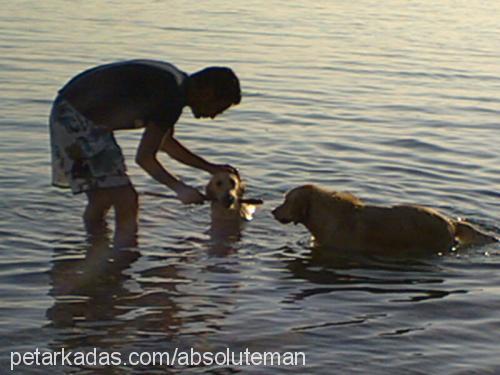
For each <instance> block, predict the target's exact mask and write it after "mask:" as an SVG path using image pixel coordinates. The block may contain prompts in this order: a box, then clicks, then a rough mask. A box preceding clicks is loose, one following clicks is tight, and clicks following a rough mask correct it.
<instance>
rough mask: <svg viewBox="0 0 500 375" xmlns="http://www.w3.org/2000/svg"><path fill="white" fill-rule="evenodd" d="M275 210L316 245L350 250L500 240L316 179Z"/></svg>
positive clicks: (437, 248)
mask: <svg viewBox="0 0 500 375" xmlns="http://www.w3.org/2000/svg"><path fill="white" fill-rule="evenodd" d="M272 214H273V216H274V217H275V218H276V220H278V221H279V222H281V223H283V224H286V223H290V222H293V223H295V224H297V223H301V224H303V225H304V226H305V227H306V228H307V229H308V230H309V231H310V232H311V234H312V236H313V237H314V241H315V244H317V245H322V246H329V247H333V248H339V249H346V250H356V251H363V250H369V251H373V252H382V253H384V252H388V251H403V252H404V251H429V252H430V251H432V252H444V251H447V250H450V249H452V248H453V247H454V246H456V245H473V244H486V243H489V242H495V241H498V239H497V238H495V237H493V236H491V235H489V234H486V233H484V232H482V231H481V230H479V229H477V228H475V227H474V226H473V225H472V224H470V223H467V222H465V221H460V220H454V219H451V218H449V217H447V216H445V215H443V214H441V213H439V212H438V211H436V210H434V209H431V208H427V207H422V206H417V205H397V206H392V207H383V206H370V205H365V204H364V203H363V202H362V201H361V200H360V199H358V198H357V197H355V196H354V195H352V194H350V193H343V192H335V191H329V190H326V189H322V188H320V187H317V186H315V185H304V186H300V187H297V188H295V189H292V190H291V191H289V192H288V193H287V194H286V196H285V201H284V202H283V204H281V205H280V206H278V207H276V208H275V209H274V210H273V211H272Z"/></svg>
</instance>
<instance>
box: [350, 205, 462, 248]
mask: <svg viewBox="0 0 500 375" xmlns="http://www.w3.org/2000/svg"><path fill="white" fill-rule="evenodd" d="M358 225H359V233H358V234H359V235H360V236H361V238H363V243H364V245H365V246H366V247H367V248H369V249H374V250H380V251H384V250H389V249H390V250H410V251H415V250H422V251H445V250H448V249H450V248H451V247H452V246H453V245H454V242H455V239H454V237H455V229H454V226H453V224H452V222H451V221H450V220H449V219H448V218H447V217H446V216H444V215H442V214H441V213H439V212H438V211H436V210H433V209H430V208H427V207H421V206H417V205H398V206H393V207H379V206H365V207H363V209H362V210H361V211H360V212H359V214H358Z"/></svg>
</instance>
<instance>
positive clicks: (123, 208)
mask: <svg viewBox="0 0 500 375" xmlns="http://www.w3.org/2000/svg"><path fill="white" fill-rule="evenodd" d="M107 190H109V193H110V199H111V201H112V205H113V208H114V209H115V238H114V243H115V246H116V247H129V246H136V245H137V228H138V223H137V217H138V211H139V199H138V195H137V192H136V191H135V189H134V187H133V186H132V185H127V186H120V187H117V188H111V189H107Z"/></svg>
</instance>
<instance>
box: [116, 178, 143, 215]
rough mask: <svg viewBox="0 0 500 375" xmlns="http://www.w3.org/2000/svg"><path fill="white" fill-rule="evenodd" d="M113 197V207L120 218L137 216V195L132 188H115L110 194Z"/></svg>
mask: <svg viewBox="0 0 500 375" xmlns="http://www.w3.org/2000/svg"><path fill="white" fill-rule="evenodd" d="M110 193H111V194H112V197H113V206H114V208H115V211H116V213H117V214H119V215H121V216H130V215H134V216H135V215H137V211H138V209H139V195H138V194H137V191H136V190H135V189H134V187H133V186H131V185H129V186H124V187H120V188H116V190H115V191H113V192H110Z"/></svg>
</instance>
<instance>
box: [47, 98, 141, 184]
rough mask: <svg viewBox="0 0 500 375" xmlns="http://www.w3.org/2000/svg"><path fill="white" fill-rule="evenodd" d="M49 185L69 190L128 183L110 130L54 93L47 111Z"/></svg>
mask: <svg viewBox="0 0 500 375" xmlns="http://www.w3.org/2000/svg"><path fill="white" fill-rule="evenodd" d="M50 146H51V151H52V185H54V186H57V187H61V188H71V190H72V192H73V194H78V193H81V192H84V191H89V190H93V189H100V188H111V187H118V186H125V185H130V184H131V182H130V179H129V177H128V176H127V174H126V167H125V161H124V158H123V154H122V151H121V149H120V146H118V144H117V143H116V140H115V137H114V136H113V132H112V131H110V130H109V129H106V128H104V127H100V126H97V125H96V124H94V123H93V122H92V121H90V120H89V119H87V118H85V117H84V116H83V115H82V114H80V113H79V112H78V111H77V110H76V109H75V108H74V107H73V106H72V105H71V104H70V103H69V102H68V101H66V100H64V99H63V98H61V97H58V98H57V99H56V100H55V101H54V105H53V107H52V112H51V114H50Z"/></svg>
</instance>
